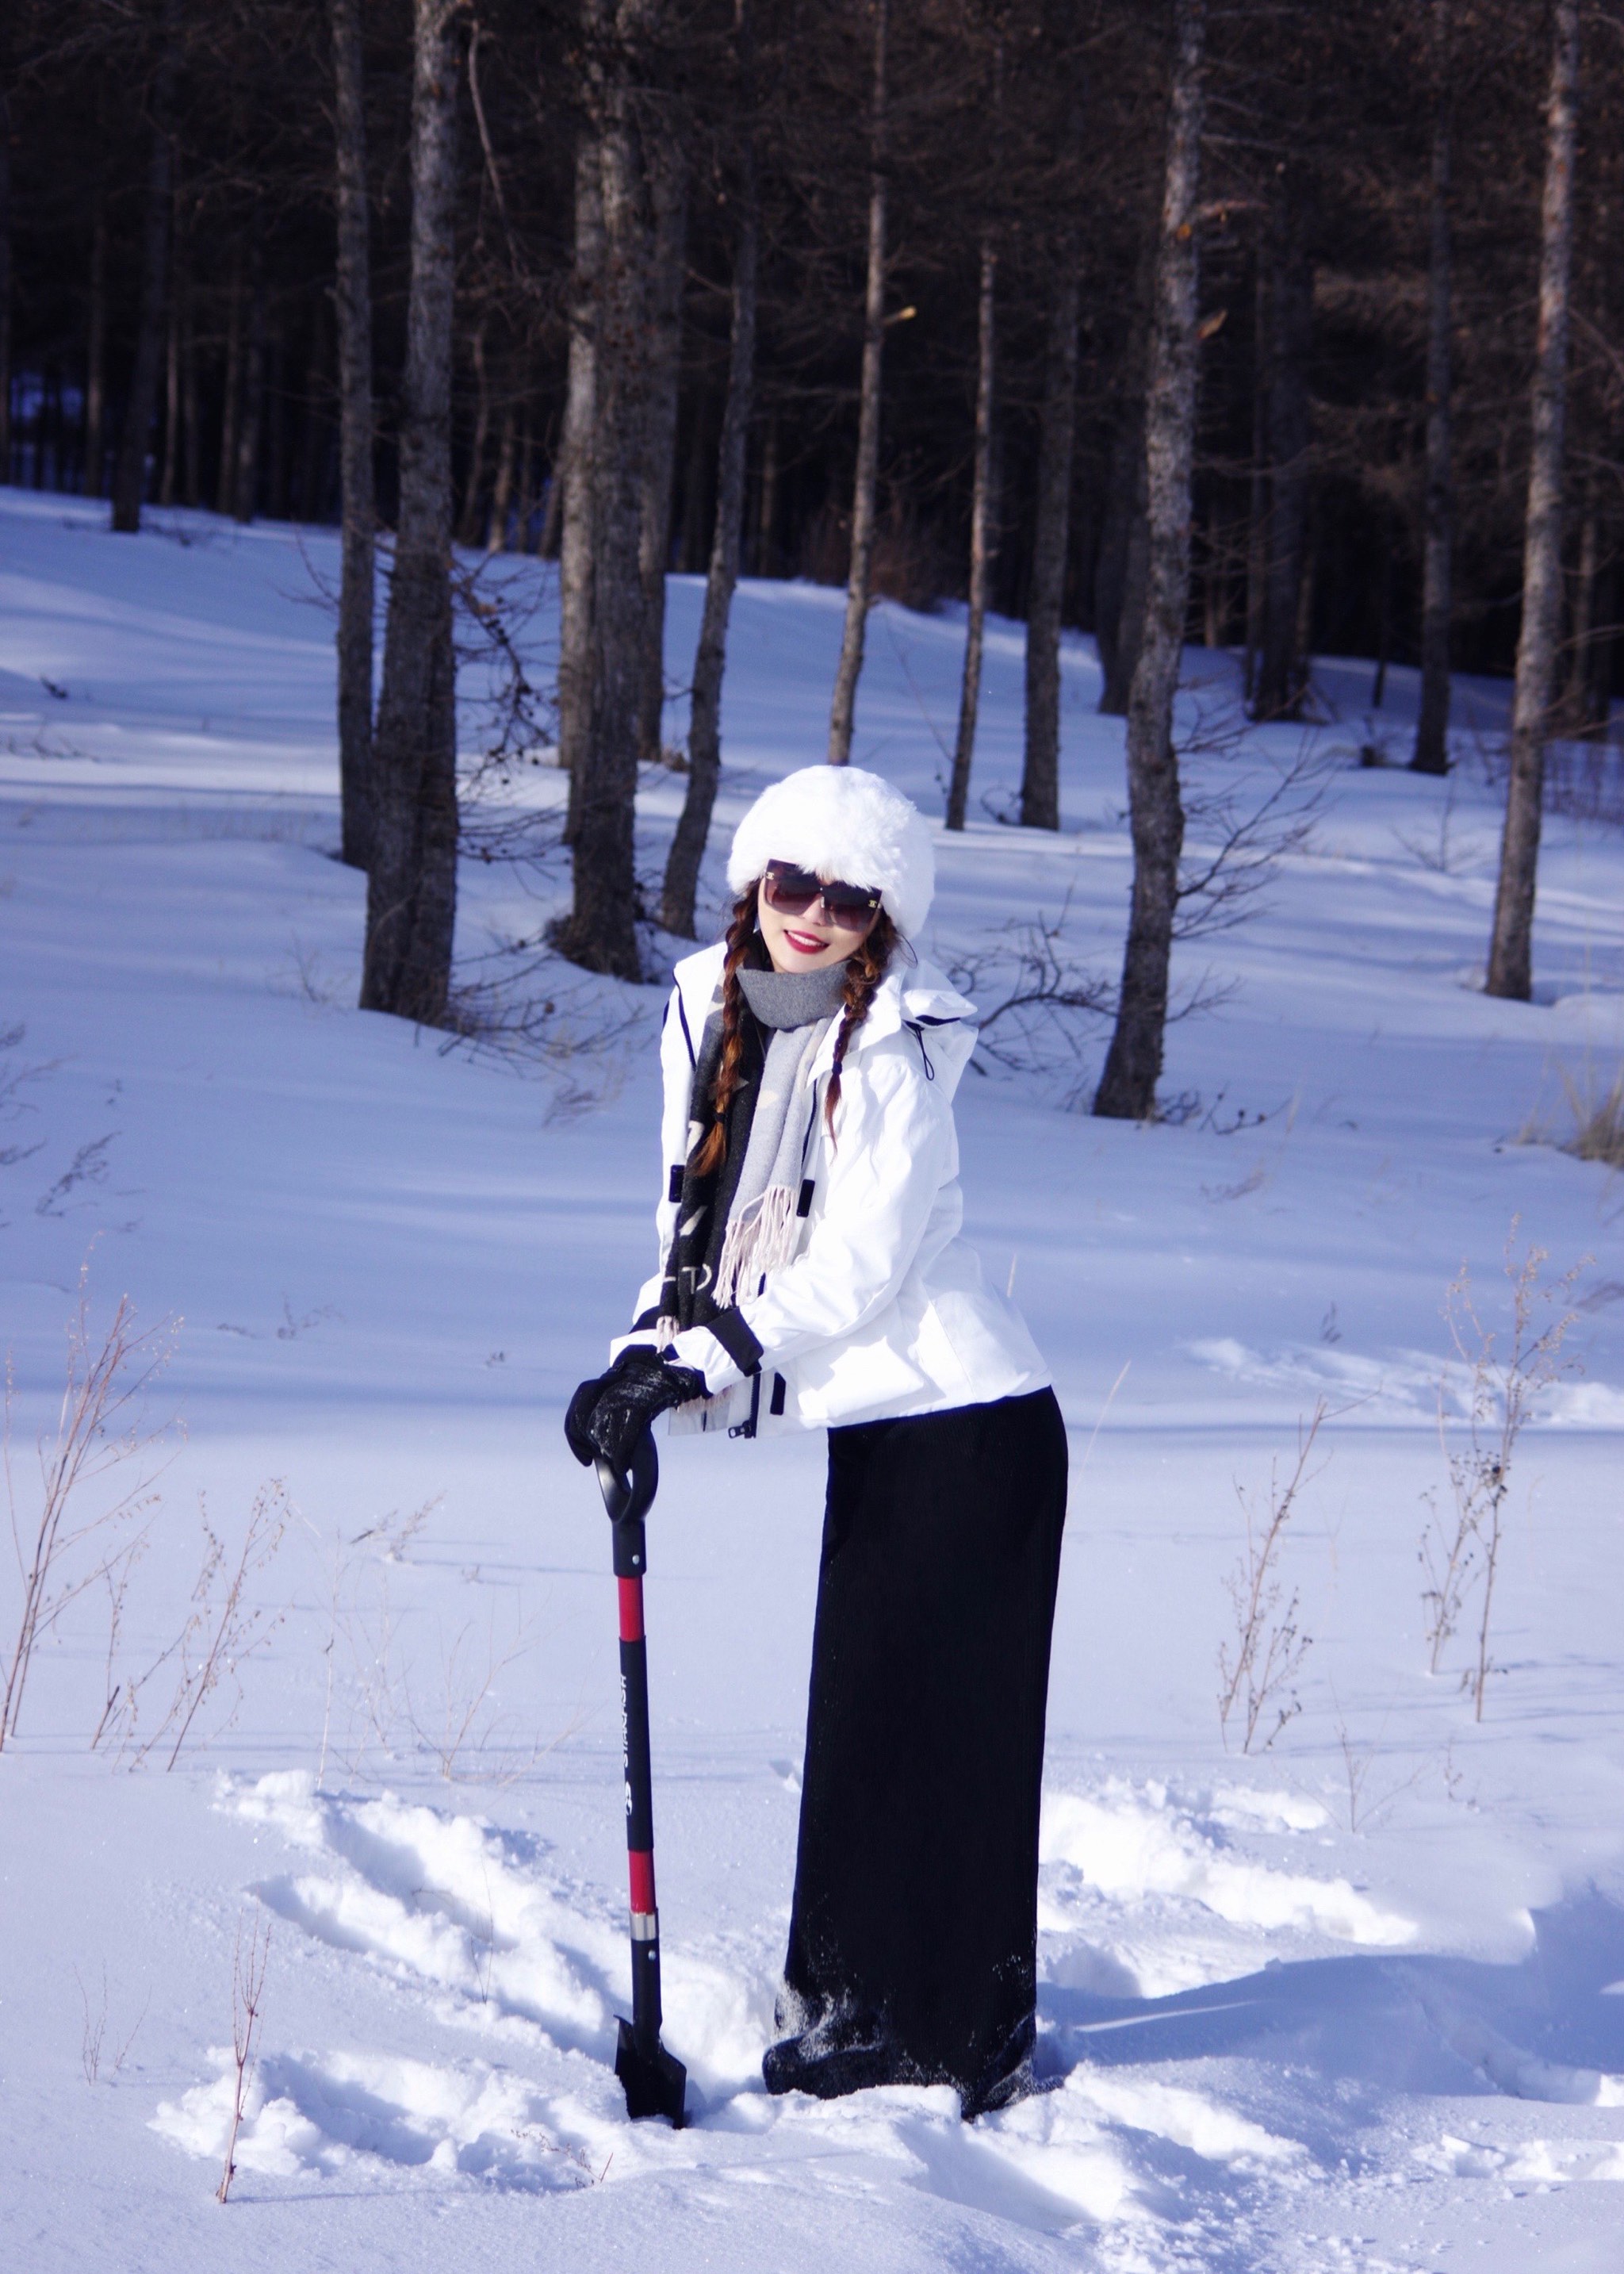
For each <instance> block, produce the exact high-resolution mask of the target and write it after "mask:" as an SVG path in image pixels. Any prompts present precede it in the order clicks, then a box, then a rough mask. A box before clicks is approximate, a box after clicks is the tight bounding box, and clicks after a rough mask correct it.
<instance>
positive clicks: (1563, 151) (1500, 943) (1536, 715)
mask: <svg viewBox="0 0 1624 2274" xmlns="http://www.w3.org/2000/svg"><path fill="white" fill-rule="evenodd" d="M1554 33H1555V36H1554V41H1553V55H1552V60H1551V92H1550V97H1549V101H1548V103H1547V106H1546V112H1545V119H1546V142H1545V195H1544V200H1543V206H1542V212H1541V216H1540V231H1539V328H1538V338H1537V342H1536V345H1535V350H1534V385H1533V428H1534V434H1533V448H1532V451H1531V453H1530V457H1529V467H1528V509H1527V517H1526V520H1525V522H1524V524H1523V539H1522V629H1521V630H1520V632H1519V634H1518V636H1517V670H1516V681H1515V687H1514V689H1513V693H1512V698H1511V749H1510V754H1509V755H1510V768H1509V774H1508V779H1507V784H1506V826H1505V832H1504V834H1503V836H1502V838H1501V840H1500V884H1499V888H1498V890H1497V891H1496V892H1495V896H1494V926H1493V930H1492V934H1491V936H1490V940H1489V972H1488V981H1487V991H1488V992H1489V993H1490V994H1491V995H1500V996H1504V997H1506V998H1508V999H1509V1000H1511V1001H1513V1002H1517V1003H1526V1002H1527V1001H1528V1000H1529V999H1530V996H1531V994H1532V992H1533V944H1534V892H1535V887H1536V885H1537V882H1538V871H1539V824H1540V808H1541V804H1542V802H1543V800H1544V795H1545V741H1546V737H1547V736H1548V734H1550V731H1551V704H1552V697H1553V694H1554V692H1555V681H1556V646H1557V638H1558V635H1559V633H1560V629H1561V614H1562V441H1563V426H1564V423H1565V419H1566V414H1567V408H1568V274H1569V270H1570V267H1571V265H1572V254H1573V176H1574V146H1575V139H1576V112H1577V109H1578V94H1579V0H1556V7H1555V22H1554Z"/></svg>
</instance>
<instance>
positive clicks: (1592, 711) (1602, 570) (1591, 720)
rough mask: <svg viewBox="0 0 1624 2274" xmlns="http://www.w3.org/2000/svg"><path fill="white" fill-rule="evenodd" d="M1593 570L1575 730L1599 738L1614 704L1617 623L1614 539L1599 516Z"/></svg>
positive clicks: (1616, 572)
mask: <svg viewBox="0 0 1624 2274" xmlns="http://www.w3.org/2000/svg"><path fill="white" fill-rule="evenodd" d="M1595 538H1596V573H1595V576H1594V578H1593V580H1592V583H1591V586H1590V633H1589V637H1588V639H1587V641H1586V644H1585V654H1584V678H1583V685H1582V688H1581V690H1580V702H1579V726H1578V728H1577V731H1578V732H1579V733H1580V734H1583V735H1586V736H1587V737H1589V738H1590V739H1591V740H1594V741H1599V740H1600V739H1601V738H1602V737H1604V736H1605V734H1606V731H1607V717H1608V713H1609V712H1610V711H1611V710H1612V708H1613V640H1614V636H1615V631H1616V626H1615V624H1614V621H1613V620H1614V615H1615V614H1616V610H1617V591H1618V571H1617V564H1616V560H1615V558H1614V556H1613V541H1612V539H1611V538H1610V536H1609V533H1608V532H1607V531H1606V529H1605V525H1604V524H1603V523H1601V522H1600V519H1599V516H1598V521H1597V524H1596V531H1595Z"/></svg>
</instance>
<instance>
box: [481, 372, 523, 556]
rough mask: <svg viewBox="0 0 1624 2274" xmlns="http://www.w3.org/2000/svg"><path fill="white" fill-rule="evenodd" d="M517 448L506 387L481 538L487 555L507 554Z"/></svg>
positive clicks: (516, 421)
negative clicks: (509, 510)
mask: <svg viewBox="0 0 1624 2274" xmlns="http://www.w3.org/2000/svg"><path fill="white" fill-rule="evenodd" d="M510 381H511V375H510ZM518 446H519V413H518V406H517V404H516V403H515V401H514V399H513V390H512V386H511V383H510V384H509V388H508V400H507V402H506V403H504V404H503V406H502V433H501V440H500V442H499V443H498V445H497V451H496V478H495V480H494V481H493V482H492V486H491V513H490V518H489V520H488V522H487V523H486V525H485V551H486V552H487V553H506V551H507V550H508V508H509V507H510V506H511V504H512V502H513V473H514V460H515V453H516V451H517V449H518Z"/></svg>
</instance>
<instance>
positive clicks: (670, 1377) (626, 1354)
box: [564, 1343, 705, 1475]
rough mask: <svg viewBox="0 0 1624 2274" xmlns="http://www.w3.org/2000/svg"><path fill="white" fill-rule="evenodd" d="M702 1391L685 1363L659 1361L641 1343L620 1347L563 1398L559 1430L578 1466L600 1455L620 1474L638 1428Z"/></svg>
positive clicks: (701, 1379)
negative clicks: (603, 1369) (605, 1366)
mask: <svg viewBox="0 0 1624 2274" xmlns="http://www.w3.org/2000/svg"><path fill="white" fill-rule="evenodd" d="M704 1394H705V1378H704V1376H703V1374H700V1373H699V1372H698V1371H697V1370H696V1369H695V1367H691V1366H678V1365H677V1364H676V1362H675V1361H674V1360H673V1359H664V1358H662V1357H661V1356H660V1354H659V1352H658V1351H657V1350H651V1349H650V1347H649V1345H648V1344H646V1343H635V1344H633V1345H632V1347H631V1348H630V1349H629V1350H623V1351H622V1352H620V1357H619V1358H618V1359H616V1360H615V1362H614V1364H613V1366H612V1367H610V1369H609V1371H608V1373H607V1374H599V1375H598V1378H597V1379H596V1380H595V1381H592V1382H583V1383H582V1385H581V1387H580V1389H577V1390H576V1392H575V1396H574V1397H572V1398H571V1399H570V1401H569V1411H568V1413H567V1414H566V1415H565V1417H564V1434H565V1435H566V1436H567V1437H568V1440H569V1449H570V1451H571V1452H572V1453H573V1454H574V1455H575V1458H576V1459H577V1460H578V1461H579V1462H580V1463H581V1464H582V1465H583V1467H584V1466H586V1465H587V1464H589V1463H590V1462H591V1461H594V1460H596V1459H597V1458H598V1455H599V1454H600V1453H601V1454H602V1455H603V1456H604V1457H605V1459H606V1460H608V1461H611V1462H613V1465H614V1466H615V1467H616V1468H617V1469H618V1470H619V1471H620V1473H621V1474H622V1475H624V1474H625V1472H626V1471H627V1469H628V1467H629V1465H630V1464H631V1457H632V1454H633V1451H634V1450H635V1447H636V1443H637V1440H638V1438H639V1437H641V1436H642V1434H643V1431H644V1430H645V1429H646V1428H647V1427H649V1425H650V1422H651V1421H653V1420H654V1419H655V1417H656V1416H657V1415H658V1414H661V1413H664V1412H667V1411H668V1410H669V1408H670V1407H672V1406H673V1405H686V1404H688V1400H689V1399H690V1398H694V1397H703V1396H704Z"/></svg>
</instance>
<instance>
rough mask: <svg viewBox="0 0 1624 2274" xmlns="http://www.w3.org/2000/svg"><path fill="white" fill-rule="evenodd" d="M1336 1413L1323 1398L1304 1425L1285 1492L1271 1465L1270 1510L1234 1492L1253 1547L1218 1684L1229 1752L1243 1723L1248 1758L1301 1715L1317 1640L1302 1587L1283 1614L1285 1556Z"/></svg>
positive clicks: (1231, 1584)
mask: <svg viewBox="0 0 1624 2274" xmlns="http://www.w3.org/2000/svg"><path fill="white" fill-rule="evenodd" d="M1329 1410H1330V1409H1329V1407H1328V1406H1327V1404H1326V1401H1325V1399H1324V1398H1323V1397H1322V1398H1320V1399H1319V1402H1318V1403H1317V1404H1316V1405H1315V1407H1314V1410H1313V1412H1312V1415H1311V1416H1310V1418H1309V1421H1308V1425H1307V1427H1306V1428H1304V1426H1303V1425H1302V1424H1301V1423H1300V1422H1299V1423H1298V1425H1297V1460H1296V1462H1295V1464H1294V1465H1293V1466H1292V1470H1291V1473H1290V1475H1289V1477H1288V1478H1287V1479H1286V1481H1285V1483H1284V1485H1283V1486H1282V1483H1281V1481H1280V1473H1279V1468H1278V1465H1277V1464H1276V1465H1271V1466H1270V1469H1269V1488H1268V1503H1267V1509H1265V1510H1259V1509H1258V1508H1257V1507H1256V1506H1255V1504H1254V1502H1253V1501H1252V1498H1251V1496H1250V1495H1248V1494H1247V1492H1246V1491H1245V1490H1244V1487H1242V1486H1240V1485H1237V1487H1236V1488H1235V1490H1236V1497H1237V1499H1238V1500H1239V1502H1240V1504H1241V1507H1242V1509H1243V1510H1244V1513H1245V1517H1246V1544H1245V1547H1244V1548H1243V1550H1242V1551H1241V1555H1240V1559H1239V1561H1238V1562H1237V1564H1236V1567H1235V1569H1234V1570H1233V1571H1231V1572H1230V1574H1229V1577H1228V1578H1227V1579H1226V1580H1225V1581H1224V1587H1225V1591H1226V1593H1228V1595H1229V1604H1230V1608H1231V1609H1232V1611H1233V1612H1234V1615H1235V1635H1234V1640H1233V1646H1232V1647H1231V1645H1230V1644H1229V1643H1228V1642H1225V1643H1223V1644H1222V1645H1220V1647H1219V1652H1218V1679H1219V1681H1220V1683H1222V1689H1221V1690H1219V1693H1218V1726H1219V1728H1220V1729H1221V1730H1222V1733H1223V1740H1224V1743H1225V1744H1226V1745H1227V1744H1228V1743H1229V1721H1230V1719H1231V1717H1232V1716H1235V1715H1238V1716H1239V1718H1240V1720H1241V1721H1242V1722H1243V1723H1244V1732H1245V1734H1244V1736H1243V1737H1242V1739H1241V1751H1242V1752H1244V1753H1249V1752H1250V1751H1252V1746H1253V1745H1254V1743H1256V1742H1257V1737H1258V1732H1259V1729H1261V1728H1266V1727H1267V1735H1266V1736H1265V1737H1264V1739H1263V1747H1262V1750H1263V1751H1265V1752H1267V1751H1268V1749H1269V1747H1270V1746H1271V1745H1272V1744H1273V1743H1274V1740H1275V1738H1276V1737H1277V1736H1279V1735H1280V1733H1281V1731H1282V1729H1283V1728H1285V1726H1286V1724H1287V1722H1288V1721H1292V1720H1294V1719H1295V1718H1296V1716H1297V1714H1298V1713H1301V1711H1302V1705H1301V1702H1300V1700H1299V1699H1298V1698H1297V1690H1296V1687H1295V1683H1296V1679H1297V1672H1298V1669H1299V1668H1301V1666H1302V1663H1303V1660H1304V1658H1305V1657H1306V1655H1307V1653H1308V1650H1309V1647H1310V1645H1311V1644H1312V1636H1310V1635H1305V1634H1304V1633H1303V1632H1302V1631H1301V1630H1300V1629H1299V1627H1298V1625H1297V1590H1296V1588H1295V1587H1294V1588H1293V1589H1292V1591H1291V1593H1290V1595H1289V1597H1288V1598H1286V1599H1285V1600H1284V1603H1283V1607H1282V1593H1283V1590H1282V1582H1281V1577H1280V1555H1281V1549H1282V1547H1283V1545H1284V1543H1285V1537H1286V1526H1287V1525H1289V1523H1290V1521H1291V1517H1292V1512H1293V1510H1295V1508H1296V1506H1297V1498H1298V1495H1300V1494H1301V1492H1302V1490H1303V1487H1304V1485H1305V1484H1307V1483H1308V1481H1309V1478H1310V1472H1309V1466H1308V1464H1309V1458H1310V1457H1311V1455H1312V1452H1313V1449H1314V1440H1315V1439H1316V1438H1317V1437H1318V1435H1319V1429H1320V1425H1321V1423H1322V1422H1323V1421H1324V1419H1325V1417H1326V1415H1327V1412H1329ZM1322 1465H1323V1464H1322ZM1313 1473H1314V1474H1315V1475H1317V1474H1318V1473H1319V1472H1318V1471H1317V1470H1316V1471H1315V1472H1313Z"/></svg>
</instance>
